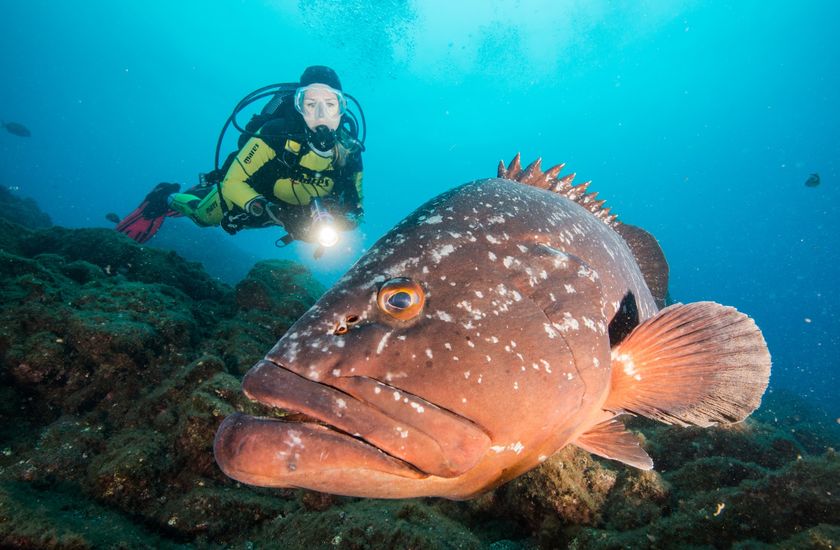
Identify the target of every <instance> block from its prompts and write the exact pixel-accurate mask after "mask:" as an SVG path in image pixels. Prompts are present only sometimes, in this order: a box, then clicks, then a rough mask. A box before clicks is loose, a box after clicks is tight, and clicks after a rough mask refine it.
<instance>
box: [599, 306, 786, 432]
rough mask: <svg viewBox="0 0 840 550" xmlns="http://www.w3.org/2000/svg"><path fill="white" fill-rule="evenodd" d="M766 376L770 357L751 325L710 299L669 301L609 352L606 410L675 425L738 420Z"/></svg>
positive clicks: (753, 404)
mask: <svg viewBox="0 0 840 550" xmlns="http://www.w3.org/2000/svg"><path fill="white" fill-rule="evenodd" d="M769 378H770V352H769V351H768V349H767V344H766V343H765V341H764V337H763V336H762V335H761V330H759V328H758V327H757V326H756V324H755V322H754V321H753V320H752V319H751V318H750V317H748V316H747V315H744V314H743V313H740V312H739V311H738V310H736V309H735V308H732V307H727V306H722V305H720V304H717V303H714V302H696V303H691V304H685V305H684V304H674V305H672V306H670V307H667V308H665V309H663V310H662V311H660V312H659V313H657V314H656V315H655V316H653V317H652V318H650V319H648V320H646V321H645V322H643V323H642V324H640V325H639V326H637V327H636V328H635V329H634V330H633V332H631V333H630V335H629V336H628V337H627V338H626V339H625V340H624V341H623V342H621V343H620V344H619V345H618V346H616V347H615V348H614V349H613V351H612V387H611V391H610V395H609V397H608V398H607V402H606V403H605V405H604V408H605V409H607V410H609V411H613V412H615V413H621V412H631V413H636V414H640V415H642V416H646V417H648V418H652V419H654V420H658V421H660V422H664V423H665V424H677V425H680V426H711V425H714V424H718V423H732V422H740V421H741V420H744V419H745V418H746V417H747V416H749V414H750V413H751V412H753V411H754V410H755V409H757V408H758V406H759V404H760V403H761V396H762V394H763V393H764V390H765V389H766V388H767V383H768V381H769Z"/></svg>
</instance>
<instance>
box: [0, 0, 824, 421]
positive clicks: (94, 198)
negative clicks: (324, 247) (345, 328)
mask: <svg viewBox="0 0 840 550" xmlns="http://www.w3.org/2000/svg"><path fill="white" fill-rule="evenodd" d="M0 10H2V13H3V20H4V22H5V24H4V25H3V30H2V32H0V75H2V76H0V78H2V84H0V118H2V119H3V120H12V121H17V122H20V123H23V124H25V125H26V126H28V127H29V128H30V129H31V131H32V137H31V138H28V139H22V138H19V137H16V136H13V135H11V134H8V133H6V132H0V184H2V185H5V186H7V187H9V188H10V189H12V190H14V191H15V192H16V193H18V194H20V195H21V196H26V197H32V198H34V199H35V200H36V201H37V202H38V203H39V205H40V206H41V207H42V209H44V210H45V211H46V212H47V213H48V214H49V215H50V216H51V217H52V219H53V221H54V222H55V223H57V224H60V225H64V226H68V227H90V226H108V225H109V223H108V222H107V221H106V220H105V218H104V215H105V213H107V212H110V211H114V212H118V213H120V214H123V215H124V214H125V213H127V212H129V211H130V210H131V209H133V208H134V207H135V206H136V205H137V203H138V202H139V200H140V199H141V198H142V197H143V195H144V194H145V193H146V192H147V191H148V190H149V189H150V188H151V186H153V185H154V184H155V183H157V182H159V181H178V182H181V183H183V184H185V185H187V186H190V185H192V184H194V183H195V182H196V177H197V174H198V173H199V172H202V171H206V170H208V169H210V168H211V167H212V163H213V151H214V147H215V144H216V139H217V137H218V132H219V130H220V128H221V125H222V123H223V122H224V120H225V118H226V117H227V115H228V114H229V113H230V110H231V109H232V107H233V105H234V104H235V103H236V102H237V101H238V100H239V99H240V98H241V97H242V96H243V95H244V94H246V93H247V92H250V91H251V90H253V89H255V88H257V87H260V86H263V85H265V84H270V83H275V82H284V81H291V80H296V79H297V77H298V75H299V74H300V72H301V71H302V69H303V68H304V67H306V66H307V65H310V64H328V65H330V66H332V67H334V68H335V69H336V70H337V71H338V72H339V74H340V76H341V79H342V81H343V84H344V88H345V90H347V91H348V92H350V93H351V94H353V95H354V96H356V97H357V98H358V99H359V100H360V101H361V102H362V104H363V106H364V109H365V114H366V116H367V122H368V127H369V138H368V140H367V152H366V153H365V156H364V161H365V166H366V170H365V192H366V201H365V203H366V209H367V223H366V224H365V226H364V233H363V234H362V235H359V236H358V237H357V238H355V239H351V240H349V241H346V242H345V245H344V246H343V247H342V249H341V251H340V252H339V253H334V254H332V255H331V256H329V257H327V258H325V259H322V260H321V261H319V262H315V261H314V260H312V258H311V249H310V248H307V247H303V246H297V245H296V246H293V247H291V248H290V249H285V250H278V249H276V248H275V247H274V246H273V242H274V240H275V239H276V238H277V237H278V236H279V234H277V232H275V231H271V230H262V231H253V232H249V233H243V234H239V235H237V236H235V237H229V236H227V235H226V234H224V233H223V232H221V231H220V230H217V229H205V230H203V231H205V232H209V235H211V236H212V237H213V239H209V240H208V241H206V242H210V243H214V242H219V243H225V244H226V245H228V246H229V245H235V246H237V247H240V248H242V249H243V250H245V251H247V253H248V254H250V255H252V256H253V257H286V258H297V259H300V260H301V261H303V262H305V263H306V264H307V265H309V266H310V267H311V268H312V269H314V270H316V272H317V273H318V276H319V278H320V279H321V280H323V281H324V282H326V283H328V284H329V283H331V282H332V281H334V280H335V279H336V278H337V277H338V276H339V275H340V274H341V273H342V272H343V271H344V270H345V269H346V268H347V267H348V266H349V265H350V263H352V261H353V260H354V259H355V258H356V257H358V255H359V254H360V253H361V252H362V250H363V249H364V248H365V247H368V246H370V245H371V244H372V243H373V242H374V241H375V240H376V239H377V238H378V237H379V236H381V235H382V234H383V233H384V232H385V231H387V229H389V228H390V227H391V226H392V225H393V224H394V223H395V222H397V221H398V220H399V219H401V218H402V217H403V216H404V215H406V214H407V213H409V212H411V211H412V210H413V209H414V208H416V207H417V206H419V205H420V204H421V203H422V202H424V201H425V200H426V199H428V198H431V197H432V196H434V195H436V194H438V193H440V192H442V191H444V190H446V189H448V188H450V187H453V186H455V185H458V184H460V183H463V182H466V181H470V180H473V179H477V178H482V177H487V176H493V175H495V170H496V164H497V163H498V161H499V160H500V159H505V160H506V161H507V160H509V159H511V158H512V157H513V155H514V154H515V153H516V152H517V151H521V152H522V154H523V157H524V160H526V161H527V160H531V159H533V158H535V157H537V156H542V157H543V158H544V160H545V162H546V164H549V165H550V164H554V163H558V162H567V166H568V169H567V171H574V172H577V173H578V174H579V178H580V180H590V179H591V180H592V181H593V189H595V190H598V191H599V192H600V196H601V197H602V198H606V199H607V200H608V202H609V204H610V205H612V206H613V208H614V211H615V212H617V213H618V214H619V215H620V217H621V219H622V220H623V221H626V222H628V223H633V224H637V225H640V226H642V227H644V228H646V229H648V230H649V231H651V232H652V233H653V234H654V235H656V237H657V238H658V239H659V241H660V242H661V244H662V246H663V248H664V250H665V252H666V254H667V257H668V260H669V263H670V266H671V276H672V279H671V292H672V294H673V296H674V298H675V299H677V300H680V301H684V302H687V301H695V300H715V301H718V302H721V303H725V304H730V305H733V306H736V307H738V308H739V309H740V310H742V311H744V312H747V313H749V314H750V315H752V316H753V317H754V318H755V319H756V321H757V322H758V324H759V325H760V326H761V328H762V329H763V331H764V334H765V337H766V339H767V341H768V342H769V345H770V349H771V352H772V354H773V359H774V371H773V378H772V387H773V388H786V389H791V390H793V391H796V392H798V393H800V394H802V395H806V396H809V397H812V398H813V399H814V400H815V401H817V402H819V403H820V404H821V405H822V406H824V407H826V408H827V409H828V410H829V412H831V414H832V415H833V416H840V410H839V409H838V408H839V407H840V405H838V402H837V399H836V396H837V393H838V389H840V383H838V378H839V377H838V363H840V360H838V357H840V336H838V333H840V323H838V309H839V308H838V306H840V297H839V295H838V279H840V252H838V247H837V241H838V237H840V222H838V216H837V205H838V199H840V192H838V188H840V178H838V159H840V76H839V75H840V70H838V68H839V67H840V40H838V37H837V24H836V22H837V21H838V20H840V3H837V2H829V1H826V2H809V1H806V2H776V1H771V2H768V1H760V2H759V1H743V2H671V1H662V2H653V1H646V2H606V1H574V2H569V1H567V2H555V1H543V2H540V1H527V0H522V1H518V2H499V3H490V2H484V1H481V0H470V1H464V2H437V1H436V2H416V3H414V2H393V1H392V2H372V1H371V2H342V3H333V2H327V1H307V2H301V3H296V2H268V1H254V0H247V1H238V2H199V1H190V2H163V1H151V2H142V3H140V2H133V3H129V2H113V1H107V2H106V1H84V2H59V1H34V2H26V3H24V2H12V1H3V2H0ZM245 118H247V117H245ZM243 122H244V120H243ZM234 137H235V136H234V135H233V134H231V137H230V138H229V139H228V140H227V141H226V145H225V148H224V150H225V152H227V151H228V150H230V149H231V148H232V147H233V143H234V141H233V139H234ZM812 172H818V173H819V174H820V176H821V178H822V184H821V185H820V186H819V187H816V188H808V187H805V186H804V181H805V180H806V178H807V177H808V175H809V174H811V173H812ZM164 229H165V230H166V231H169V234H170V235H172V234H173V231H174V234H175V235H176V237H177V235H178V234H179V232H183V233H184V234H185V235H186V234H192V233H190V230H191V229H192V226H191V224H190V222H188V221H186V220H183V219H181V220H170V221H168V222H167V225H166V226H165V228H164ZM150 244H155V241H152V242H151V243H150ZM211 246H212V245H211ZM187 248H189V245H187ZM195 248H203V249H204V250H201V249H199V250H193V252H194V256H195V257H198V258H200V257H201V254H202V252H203V251H204V252H206V245H202V246H197V247H195ZM242 264H243V265H241V266H240V268H241V270H242V272H244V271H245V270H247V268H248V267H249V266H250V263H247V262H242ZM208 269H209V270H210V271H211V272H213V266H208ZM231 282H235V281H231Z"/></svg>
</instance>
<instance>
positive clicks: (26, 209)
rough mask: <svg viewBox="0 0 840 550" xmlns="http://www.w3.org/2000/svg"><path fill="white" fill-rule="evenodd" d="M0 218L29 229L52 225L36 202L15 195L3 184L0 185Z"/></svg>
mask: <svg viewBox="0 0 840 550" xmlns="http://www.w3.org/2000/svg"><path fill="white" fill-rule="evenodd" d="M0 218H2V219H3V220H6V221H9V222H13V223H15V224H18V225H20V226H22V227H27V228H29V229H38V228H42V227H50V226H51V225H52V220H51V219H50V217H49V215H47V214H46V213H45V212H44V211H42V210H41V209H40V208H39V207H38V203H36V202H35V201H34V200H33V199H31V198H28V197H20V196H18V195H15V194H14V193H12V192H11V191H9V190H8V189H7V188H6V187H5V186H0Z"/></svg>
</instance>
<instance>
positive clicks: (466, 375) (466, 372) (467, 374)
mask: <svg viewBox="0 0 840 550" xmlns="http://www.w3.org/2000/svg"><path fill="white" fill-rule="evenodd" d="M469 379H470V371H464V380H469Z"/></svg>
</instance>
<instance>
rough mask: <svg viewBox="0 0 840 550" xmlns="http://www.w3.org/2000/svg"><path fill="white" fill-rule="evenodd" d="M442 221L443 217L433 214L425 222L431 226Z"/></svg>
mask: <svg viewBox="0 0 840 550" xmlns="http://www.w3.org/2000/svg"><path fill="white" fill-rule="evenodd" d="M442 221H443V217H442V216H441V215H440V214H435V215H434V216H429V218H428V219H427V220H426V224H428V225H432V224H436V223H440V222H442Z"/></svg>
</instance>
